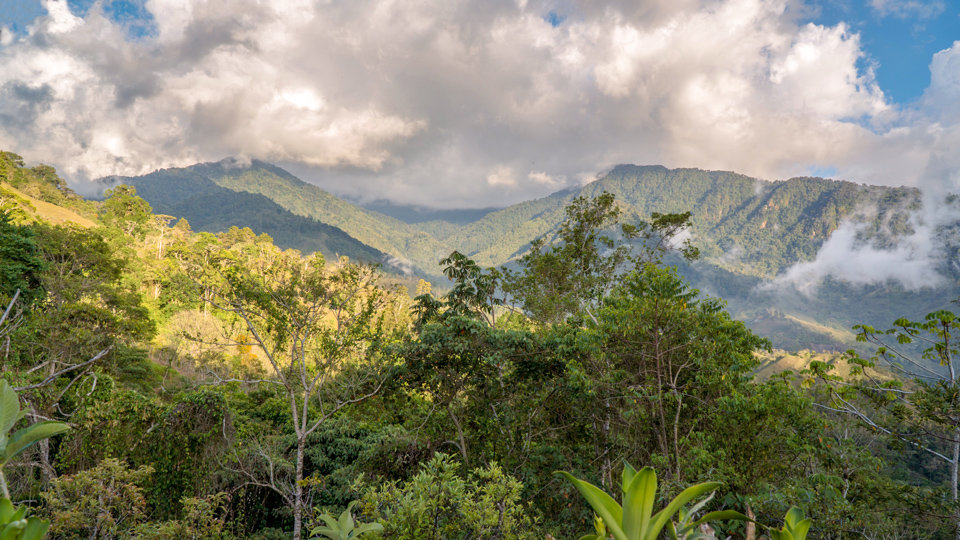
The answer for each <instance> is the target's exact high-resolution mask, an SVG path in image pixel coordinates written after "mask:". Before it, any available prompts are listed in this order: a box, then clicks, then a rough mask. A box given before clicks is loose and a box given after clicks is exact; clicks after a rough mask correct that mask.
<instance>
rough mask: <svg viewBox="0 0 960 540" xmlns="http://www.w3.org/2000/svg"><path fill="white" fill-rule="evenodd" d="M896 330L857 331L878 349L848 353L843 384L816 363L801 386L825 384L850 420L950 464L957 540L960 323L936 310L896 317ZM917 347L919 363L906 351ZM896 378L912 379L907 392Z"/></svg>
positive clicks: (833, 407)
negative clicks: (958, 337) (846, 377)
mask: <svg viewBox="0 0 960 540" xmlns="http://www.w3.org/2000/svg"><path fill="white" fill-rule="evenodd" d="M893 326H894V327H893V328H890V329H888V330H885V331H880V330H877V329H875V328H873V327H872V326H868V325H857V326H855V327H854V330H857V332H858V333H857V341H860V342H863V343H869V344H872V345H874V346H876V347H877V349H876V354H874V355H872V356H869V357H867V358H864V357H863V356H861V355H860V353H859V352H857V351H856V350H853V349H851V350H849V351H847V353H846V360H847V362H848V363H850V364H851V366H852V369H851V374H850V379H849V380H848V381H844V380H843V379H842V378H841V377H839V376H837V375H833V374H831V373H830V371H831V370H832V366H830V365H828V364H825V363H823V362H813V363H812V364H811V365H810V369H809V370H808V371H807V374H808V375H809V376H810V378H808V379H807V381H806V382H807V384H810V383H812V382H813V380H814V379H819V380H821V381H823V382H825V383H827V388H828V389H829V390H830V397H831V398H832V399H831V403H830V404H829V405H826V406H823V407H824V408H826V409H829V410H832V411H836V412H840V413H843V414H848V415H851V416H853V417H855V418H857V419H858V420H860V421H861V422H862V423H863V424H864V425H866V426H868V427H869V428H871V429H874V430H877V431H880V432H882V433H886V434H888V435H889V436H890V437H892V438H893V439H894V440H895V441H899V442H900V443H903V444H907V445H910V446H912V447H915V448H918V449H921V450H923V451H924V452H926V453H928V454H929V455H932V456H934V457H935V458H937V459H939V460H941V461H943V462H945V463H946V464H947V465H948V466H949V468H950V496H951V500H952V501H953V506H954V511H953V520H954V528H955V532H954V535H955V538H957V539H958V540H960V500H958V477H957V476H958V468H960V385H958V383H960V373H958V368H960V366H958V365H957V364H956V363H955V362H956V358H957V355H958V347H957V343H956V341H955V338H956V336H955V334H956V332H957V330H958V328H960V320H958V319H957V316H956V314H954V313H953V312H951V311H948V310H940V311H935V312H933V313H929V314H927V316H926V317H924V320H923V321H911V320H909V319H905V318H900V319H897V320H896V321H894V323H893ZM915 342H916V343H919V344H920V345H921V347H922V349H923V350H922V352H921V353H920V355H919V358H918V357H916V355H913V354H910V352H909V350H908V349H907V348H906V347H909V346H910V345H911V344H913V343H915ZM878 368H885V370H887V371H888V372H889V373H893V374H894V375H895V377H890V376H889V375H885V374H884V373H882V372H880V371H878ZM899 377H903V378H907V379H912V382H913V385H912V386H911V387H909V388H908V387H905V386H904V384H903V382H902V381H901V380H900V379H899Z"/></svg>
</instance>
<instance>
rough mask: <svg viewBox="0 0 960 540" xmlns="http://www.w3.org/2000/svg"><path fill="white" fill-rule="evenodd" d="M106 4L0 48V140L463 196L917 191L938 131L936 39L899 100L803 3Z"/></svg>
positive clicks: (405, 192) (353, 0) (348, 186)
mask: <svg viewBox="0 0 960 540" xmlns="http://www.w3.org/2000/svg"><path fill="white" fill-rule="evenodd" d="M109 3H110V1H109V0H105V2H104V3H96V4H94V7H92V8H91V9H90V11H89V12H88V13H87V14H85V15H84V16H83V17H80V16H78V15H77V14H75V13H71V11H70V9H69V8H68V6H67V3H66V1H65V0H44V6H45V8H46V10H47V14H46V15H44V16H42V17H40V18H38V19H37V20H36V21H35V22H34V24H33V26H32V28H31V29H30V32H29V34H28V35H26V36H21V37H17V38H15V39H11V38H10V37H7V36H9V33H4V34H3V35H4V36H5V37H4V38H3V39H4V41H3V42H0V148H2V149H5V150H11V151H15V152H18V153H20V154H22V155H24V157H26V158H27V159H28V160H29V161H32V162H40V161H42V162H47V163H50V164H52V165H55V166H57V167H58V169H60V170H61V171H63V172H64V173H65V174H66V176H67V177H68V178H70V179H71V180H73V181H77V180H81V179H84V178H95V177H99V176H106V175H113V174H122V175H131V174H140V173H145V172H149V171H151V170H153V169H156V168H159V167H169V166H183V165H189V164H192V163H195V162H198V161H216V160H219V159H222V158H224V157H226V156H239V155H242V156H247V157H248V158H257V159H262V160H266V161H272V162H275V163H278V164H279V165H281V166H284V167H286V168H288V169H290V170H291V171H292V172H294V173H295V174H298V175H299V176H301V177H302V178H304V179H305V180H307V181H311V182H315V183H317V184H319V185H321V187H324V188H327V189H329V190H331V191H334V192H335V193H338V194H342V195H347V196H351V197H355V198H368V199H390V200H393V201H395V202H400V203H413V204H418V205H421V206H433V207H443V206H446V207H484V206H491V205H503V204H509V203H512V202H517V201H519V200H522V199H527V198H531V197H535V196H543V195H546V194H548V193H550V192H552V191H555V190H556V189H558V188H562V187H564V186H565V185H571V184H576V183H580V182H582V181H584V179H592V178H594V177H595V176H596V174H597V173H598V172H600V171H603V170H605V169H608V168H609V167H611V166H613V165H616V164H618V163H637V164H654V163H659V164H663V165H666V166H670V167H681V166H683V167H701V168H708V169H726V170H736V171H738V172H741V173H745V174H749V175H753V176H757V177H762V178H784V177H788V176H792V175H798V174H805V173H806V172H807V171H809V170H811V168H815V167H821V168H828V167H832V168H834V169H835V170H836V171H837V174H836V176H837V177H841V178H845V179H849V180H855V181H867V182H872V183H882V184H897V185H900V184H910V185H917V184H918V183H919V182H921V181H922V172H923V171H924V170H925V168H926V166H927V164H928V163H929V161H930V159H931V158H932V157H933V156H936V155H941V154H949V153H951V152H952V151H953V150H954V149H955V148H957V147H960V146H958V144H957V143H958V142H960V129H958V128H957V127H956V122H955V120H956V118H957V116H958V114H960V112H958V111H957V109H956V108H957V105H956V104H957V103H958V102H960V101H958V100H957V99H956V98H955V96H956V92H957V90H956V88H957V87H956V77H957V73H958V70H957V64H956V58H957V55H958V53H957V51H956V50H955V49H957V47H956V46H955V47H954V48H953V49H951V50H949V51H945V52H944V53H940V54H939V55H937V57H935V59H934V62H933V64H932V65H931V68H932V69H933V70H934V83H932V85H931V89H930V91H929V92H928V94H927V96H926V98H925V99H924V100H921V101H922V103H921V104H920V105H918V106H917V107H916V108H912V109H909V110H907V109H903V108H901V107H897V106H895V105H892V104H891V103H890V102H889V100H888V99H887V98H886V97H885V96H884V94H883V92H882V91H881V90H880V89H879V87H878V86H877V84H876V82H875V80H874V76H873V72H872V68H871V67H870V62H869V59H868V58H866V57H865V56H864V53H863V50H862V47H861V44H860V39H859V36H858V34H857V33H856V32H855V31H853V30H851V29H850V28H849V27H847V26H846V25H844V24H838V25H836V26H822V25H815V24H802V23H801V22H799V19H798V17H800V16H801V14H802V13H804V10H805V9H806V6H804V4H803V1H802V0H645V1H643V2H624V1H620V0H606V1H603V2H593V1H590V2H587V1H578V0H570V1H566V2H560V3H557V2H555V1H551V0H528V1H519V2H518V1H512V0H494V1H480V0H463V1H459V2H449V1H446V0H416V1H411V2H395V1H392V0H349V1H347V0H330V1H327V2H315V1H311V0H275V1H272V2H259V1H256V0H229V1H228V0H147V1H146V2H145V4H144V8H145V10H146V11H147V12H149V14H150V16H151V17H152V19H151V20H150V21H149V24H147V25H146V28H147V29H148V30H147V31H146V32H131V31H130V27H129V25H128V24H122V23H118V22H116V21H114V20H112V19H111V18H110V17H109V15H107V14H105V10H106V8H104V7H102V6H104V5H107V6H108V5H109ZM874 4H875V5H874V7H875V9H878V10H886V11H885V12H888V13H891V14H895V13H899V12H900V11H902V10H904V9H908V8H907V7H904V6H908V5H910V4H911V2H910V1H904V0H874ZM898 6H899V7H898ZM910 9H912V8H910ZM898 10H899V11H898ZM550 13H553V14H554V15H553V16H549V14H550ZM864 66H865V67H864ZM951 96H952V97H951Z"/></svg>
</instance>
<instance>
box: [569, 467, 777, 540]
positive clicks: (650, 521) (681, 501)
mask: <svg viewBox="0 0 960 540" xmlns="http://www.w3.org/2000/svg"><path fill="white" fill-rule="evenodd" d="M556 474H561V475H563V476H564V477H566V478H567V480H569V481H570V482H571V483H572V484H573V485H574V487H576V488H577V489H578V490H579V491H580V493H581V494H582V495H583V497H584V498H585V499H586V500H587V502H588V503H590V506H591V507H593V510H594V512H596V514H597V516H599V518H600V520H602V523H599V522H598V523H597V524H595V526H596V528H597V533H598V534H597V535H590V536H586V537H584V538H583V539H581V540H587V539H592V538H606V537H607V534H612V535H613V538H614V539H615V540H657V538H658V537H659V536H660V533H661V532H662V531H663V529H664V527H667V526H668V525H669V527H670V533H671V539H674V538H685V539H689V540H693V539H694V538H699V536H698V535H696V534H694V535H692V536H691V535H690V533H691V532H692V531H694V530H696V528H697V527H699V526H700V525H701V524H703V523H707V522H710V521H719V520H724V519H737V520H749V518H747V516H745V515H743V514H741V513H740V512H736V511H733V510H723V511H719V512H710V513H708V514H707V515H705V516H703V517H702V518H700V519H698V520H696V521H692V522H691V521H690V519H691V518H690V517H689V516H690V515H692V513H693V512H695V511H697V510H699V509H700V508H702V507H703V504H705V503H706V501H704V502H703V503H701V504H698V505H696V506H695V507H694V508H693V509H691V511H689V512H688V513H687V514H686V516H687V517H683V515H681V520H680V524H679V526H674V524H673V523H672V522H671V521H670V518H672V517H673V516H674V515H677V514H680V512H681V510H682V509H683V508H684V506H686V505H687V503H689V502H691V501H693V500H694V499H696V498H697V497H700V496H701V495H704V494H706V493H709V492H712V491H714V490H716V489H717V488H718V487H720V484H719V483H717V482H705V483H703V484H697V485H695V486H690V487H688V488H687V489H685V490H683V491H682V492H681V493H680V495H677V497H676V498H675V499H673V501H671V502H670V504H668V505H667V506H666V507H665V508H664V509H662V510H660V511H659V512H657V513H656V514H654V513H653V505H654V503H655V502H656V500H657V473H656V472H655V471H654V470H653V469H652V468H650V467H644V468H643V469H641V470H640V471H639V472H637V470H636V469H634V468H633V467H632V466H631V465H630V464H629V463H626V462H624V465H623V485H622V490H623V506H622V507H621V506H620V505H619V504H617V501H615V500H614V499H613V497H611V496H609V495H607V494H606V493H604V492H603V490H602V489H600V488H598V487H596V486H594V485H593V484H590V483H588V482H584V481H583V480H579V479H577V478H574V476H573V475H572V474H570V473H568V472H564V471H558V472H557V473H556ZM708 500H709V499H708ZM778 540H779V539H778Z"/></svg>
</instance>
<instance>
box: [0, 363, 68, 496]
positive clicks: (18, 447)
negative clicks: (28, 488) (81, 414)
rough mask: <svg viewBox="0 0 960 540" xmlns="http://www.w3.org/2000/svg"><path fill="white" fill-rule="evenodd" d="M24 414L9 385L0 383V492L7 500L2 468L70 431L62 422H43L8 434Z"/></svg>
mask: <svg viewBox="0 0 960 540" xmlns="http://www.w3.org/2000/svg"><path fill="white" fill-rule="evenodd" d="M26 414H27V411H21V410H20V398H19V397H18V396H17V393H16V392H15V391H14V390H13V388H11V387H10V384H9V383H7V381H0V491H2V493H3V497H4V498H7V499H9V498H10V491H9V490H8V489H7V479H6V477H5V476H4V475H3V468H4V467H6V466H7V464H8V463H10V461H11V460H12V459H13V458H15V457H16V456H17V455H18V454H19V453H20V452H23V451H24V450H26V449H27V448H30V447H31V446H33V445H34V444H36V443H38V442H40V441H42V440H43V439H49V438H50V437H53V436H54V435H59V434H61V433H63V432H65V431H67V430H68V429H70V426H68V425H66V424H64V423H63V422H54V421H45V422H37V423H36V424H31V425H29V426H27V427H25V428H23V429H18V430H17V431H14V432H13V433H10V430H11V429H13V426H15V425H16V424H17V422H19V421H20V420H22V419H23V417H24V416H26Z"/></svg>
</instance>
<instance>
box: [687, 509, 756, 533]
mask: <svg viewBox="0 0 960 540" xmlns="http://www.w3.org/2000/svg"><path fill="white" fill-rule="evenodd" d="M728 519H735V520H737V521H754V520H752V519H750V518H748V517H747V516H745V515H743V514H741V513H740V512H737V511H736V510H719V511H717V512H710V513H709V514H707V515H705V516H703V517H702V518H700V519H698V520H697V521H694V522H693V523H691V524H690V525H688V526H687V529H686V530H693V529H694V528H696V527H699V526H700V525H702V524H704V523H707V522H710V521H722V520H728ZM754 523H756V522H755V521H754Z"/></svg>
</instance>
